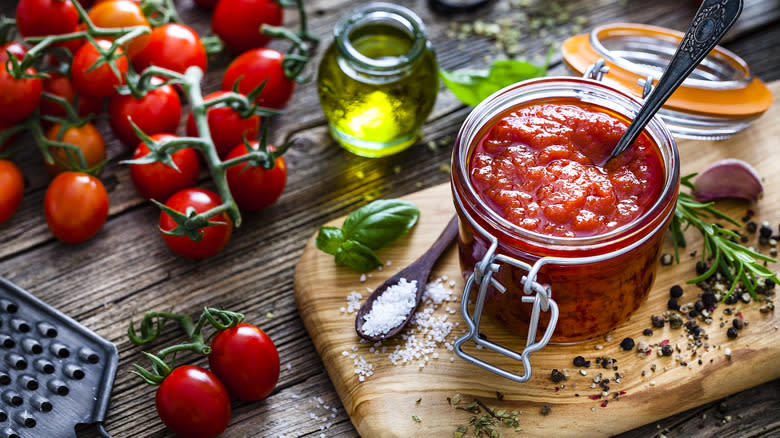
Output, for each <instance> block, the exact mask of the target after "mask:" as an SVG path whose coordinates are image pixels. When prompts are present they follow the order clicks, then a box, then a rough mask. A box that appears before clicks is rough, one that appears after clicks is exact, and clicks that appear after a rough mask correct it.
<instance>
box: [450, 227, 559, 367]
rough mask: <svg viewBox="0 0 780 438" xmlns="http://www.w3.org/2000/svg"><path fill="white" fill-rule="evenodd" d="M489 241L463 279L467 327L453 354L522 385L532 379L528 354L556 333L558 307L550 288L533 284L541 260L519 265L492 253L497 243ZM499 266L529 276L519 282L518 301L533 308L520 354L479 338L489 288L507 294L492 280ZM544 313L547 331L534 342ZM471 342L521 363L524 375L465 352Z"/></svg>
mask: <svg viewBox="0 0 780 438" xmlns="http://www.w3.org/2000/svg"><path fill="white" fill-rule="evenodd" d="M489 238H490V240H491V245H490V248H488V251H487V252H486V253H485V255H484V257H483V258H482V260H480V261H479V262H478V263H476V265H475V266H474V272H472V274H471V275H469V277H468V279H466V286H465V287H464V290H463V295H462V297H461V302H460V311H461V314H462V315H463V318H464V319H465V321H466V325H467V326H468V332H467V333H466V334H465V335H463V336H461V337H460V338H458V339H457V340H456V341H455V344H454V349H455V354H457V355H458V356H459V357H460V358H461V359H465V360H466V361H468V362H470V363H472V364H474V365H477V366H480V367H482V368H485V369H487V370H489V371H492V372H494V373H496V374H498V375H500V376H502V377H506V378H507V379H511V380H514V381H516V382H525V381H528V379H530V378H531V363H530V356H531V353H533V352H535V351H537V350H539V349H541V348H543V347H544V346H545V345H547V343H548V342H549V341H550V338H551V337H552V334H553V331H554V330H555V325H556V323H557V322H558V305H557V304H556V303H555V300H553V299H552V298H551V296H550V288H549V287H546V286H544V285H542V284H540V283H538V282H537V281H536V275H537V273H538V272H539V269H540V268H541V266H542V265H544V264H545V262H546V260H545V259H544V258H542V259H539V260H537V262H536V263H534V265H533V266H531V265H529V264H528V263H524V262H521V261H519V260H517V259H514V258H511V257H507V256H504V255H501V254H496V253H495V251H496V248H497V247H498V240H497V239H496V238H495V237H493V236H490V237H489ZM501 264H508V265H511V266H514V267H517V268H520V269H524V270H526V271H528V275H526V276H523V278H522V280H521V282H522V283H523V292H524V294H525V296H523V297H522V298H521V299H522V302H523V303H530V304H532V305H533V309H532V310H531V320H530V321H529V324H528V337H527V339H526V343H525V348H523V351H522V352H521V353H518V352H516V351H513V350H510V349H509V348H506V347H504V346H502V345H499V344H496V343H494V342H491V341H488V340H487V339H483V338H481V337H480V336H479V324H480V320H481V318H482V310H483V308H484V306H485V297H486V296H487V289H488V286H491V285H492V286H493V287H494V288H496V289H497V290H498V291H499V292H501V293H504V292H506V287H504V286H503V285H502V284H501V283H499V282H498V280H496V279H495V278H494V277H493V274H495V273H496V272H498V271H499V270H500V269H501ZM475 285H477V286H479V290H478V293H477V300H476V304H475V306H474V314H473V315H471V314H469V311H468V305H469V301H470V297H471V291H472V290H473V289H474V286H475ZM547 311H549V312H550V322H549V324H548V325H547V329H546V330H545V332H544V335H543V336H542V338H541V339H540V340H539V341H536V332H537V329H538V325H539V316H540V315H541V312H547ZM470 339H473V340H474V342H475V343H476V344H477V345H481V346H483V347H486V348H489V349H491V350H493V351H495V352H497V353H500V354H503V355H505V356H507V357H510V358H512V359H514V360H517V361H520V362H522V364H523V374H517V373H513V372H511V371H508V370H505V369H503V368H500V367H498V366H496V365H493V364H490V363H488V362H485V361H484V360H482V359H479V358H477V357H475V356H473V355H470V354H468V353H466V352H465V351H463V348H462V346H463V344H464V343H465V342H466V341H468V340H470Z"/></svg>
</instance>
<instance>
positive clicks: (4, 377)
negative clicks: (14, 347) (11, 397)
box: [0, 371, 11, 386]
mask: <svg viewBox="0 0 780 438" xmlns="http://www.w3.org/2000/svg"><path fill="white" fill-rule="evenodd" d="M10 384H11V376H9V375H8V373H5V372H2V371H0V385H3V386H5V385H10Z"/></svg>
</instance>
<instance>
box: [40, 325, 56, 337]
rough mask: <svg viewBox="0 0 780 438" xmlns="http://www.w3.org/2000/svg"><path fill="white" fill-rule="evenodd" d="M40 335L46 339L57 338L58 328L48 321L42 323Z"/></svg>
mask: <svg viewBox="0 0 780 438" xmlns="http://www.w3.org/2000/svg"><path fill="white" fill-rule="evenodd" d="M38 333H40V334H41V336H44V337H46V338H56V337H57V328H56V327H54V326H53V325H51V324H49V323H48V322H46V321H41V322H39V323H38Z"/></svg>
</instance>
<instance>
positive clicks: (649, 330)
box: [642, 328, 653, 336]
mask: <svg viewBox="0 0 780 438" xmlns="http://www.w3.org/2000/svg"><path fill="white" fill-rule="evenodd" d="M642 334H643V335H645V336H653V329H649V328H646V329H644V330H643V331H642Z"/></svg>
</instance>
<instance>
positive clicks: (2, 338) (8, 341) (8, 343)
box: [0, 333, 16, 348]
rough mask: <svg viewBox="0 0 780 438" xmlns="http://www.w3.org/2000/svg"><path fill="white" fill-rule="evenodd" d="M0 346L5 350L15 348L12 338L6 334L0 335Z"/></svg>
mask: <svg viewBox="0 0 780 438" xmlns="http://www.w3.org/2000/svg"><path fill="white" fill-rule="evenodd" d="M0 344H2V345H3V347H5V348H14V347H15V346H16V341H14V340H13V338H12V337H10V336H8V335H7V334H5V333H0Z"/></svg>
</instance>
